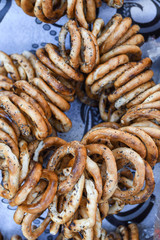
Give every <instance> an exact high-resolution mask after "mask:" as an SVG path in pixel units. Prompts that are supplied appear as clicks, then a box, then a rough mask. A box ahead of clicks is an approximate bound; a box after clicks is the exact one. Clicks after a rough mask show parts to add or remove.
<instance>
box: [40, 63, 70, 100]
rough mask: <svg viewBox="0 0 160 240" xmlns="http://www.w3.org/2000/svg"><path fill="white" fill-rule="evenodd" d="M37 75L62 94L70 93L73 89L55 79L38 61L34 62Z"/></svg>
mask: <svg viewBox="0 0 160 240" xmlns="http://www.w3.org/2000/svg"><path fill="white" fill-rule="evenodd" d="M35 67H36V70H37V72H38V76H40V77H41V78H42V79H43V80H44V81H45V82H46V83H47V84H48V85H49V86H51V87H52V88H53V90H54V91H55V92H57V93H63V94H64V95H68V96H70V95H72V92H73V90H72V89H71V88H68V87H67V86H65V85H64V84H63V83H62V82H61V81H59V80H57V79H56V78H55V76H54V74H53V72H52V71H51V70H49V69H48V68H47V67H45V66H44V65H43V64H42V63H41V62H40V61H37V62H36V64H35Z"/></svg>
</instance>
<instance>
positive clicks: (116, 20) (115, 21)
mask: <svg viewBox="0 0 160 240" xmlns="http://www.w3.org/2000/svg"><path fill="white" fill-rule="evenodd" d="M121 21H122V16H121V15H120V14H115V15H114V16H113V17H112V18H111V19H110V21H109V22H108V24H107V25H106V26H105V29H104V31H103V32H102V34H101V35H100V36H99V37H98V39H97V43H98V45H99V46H101V45H102V44H103V43H104V42H105V41H106V39H107V38H108V37H109V36H110V35H111V34H112V33H113V32H114V31H115V29H116V28H117V26H118V25H119V24H120V23H121Z"/></svg>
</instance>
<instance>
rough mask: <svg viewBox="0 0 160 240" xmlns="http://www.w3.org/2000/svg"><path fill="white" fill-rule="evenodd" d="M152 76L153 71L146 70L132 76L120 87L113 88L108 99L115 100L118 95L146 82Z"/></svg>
mask: <svg viewBox="0 0 160 240" xmlns="http://www.w3.org/2000/svg"><path fill="white" fill-rule="evenodd" d="M152 77H153V71H152V70H146V71H145V72H143V73H141V74H139V75H138V76H136V77H135V78H133V79H132V80H131V81H129V82H128V83H126V84H125V85H123V86H122V87H120V88H118V89H117V90H115V91H114V92H113V93H112V94H110V95H109V96H108V100H109V101H110V102H114V101H116V100H117V99H118V98H119V97H121V96H122V95H124V94H125V93H126V92H129V91H130V90H132V89H134V88H136V87H137V86H139V85H141V84H143V83H146V82H148V81H149V80H150V79H151V78H152Z"/></svg>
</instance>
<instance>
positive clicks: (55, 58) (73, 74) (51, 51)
mask: <svg viewBox="0 0 160 240" xmlns="http://www.w3.org/2000/svg"><path fill="white" fill-rule="evenodd" d="M45 50H46V51H47V53H48V55H49V58H50V59H51V60H52V62H53V63H54V64H55V65H56V66H57V67H59V68H60V69H61V70H62V71H63V72H65V74H66V75H67V76H69V77H70V78H72V79H74V80H75V81H83V79H84V76H83V74H81V73H78V72H77V71H75V70H74V69H73V68H72V67H70V66H69V65H68V64H67V63H65V60H64V59H63V58H62V57H61V56H60V55H59V53H58V52H57V50H56V48H55V47H54V45H53V44H46V46H45Z"/></svg>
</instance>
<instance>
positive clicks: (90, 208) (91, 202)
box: [69, 179, 98, 232]
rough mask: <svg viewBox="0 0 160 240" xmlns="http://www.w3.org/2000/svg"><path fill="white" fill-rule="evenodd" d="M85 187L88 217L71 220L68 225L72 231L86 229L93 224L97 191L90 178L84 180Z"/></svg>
mask: <svg viewBox="0 0 160 240" xmlns="http://www.w3.org/2000/svg"><path fill="white" fill-rule="evenodd" d="M85 189H86V192H87V200H88V201H87V205H86V208H87V213H88V219H80V220H73V221H72V222H71V224H70V226H69V228H70V229H71V230H72V231H73V232H77V231H81V230H86V229H87V228H91V227H93V226H94V224H95V219H96V207H97V198H98V193H97V191H96V189H95V186H94V184H93V182H92V181H91V180H87V179H86V180H85Z"/></svg>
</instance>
